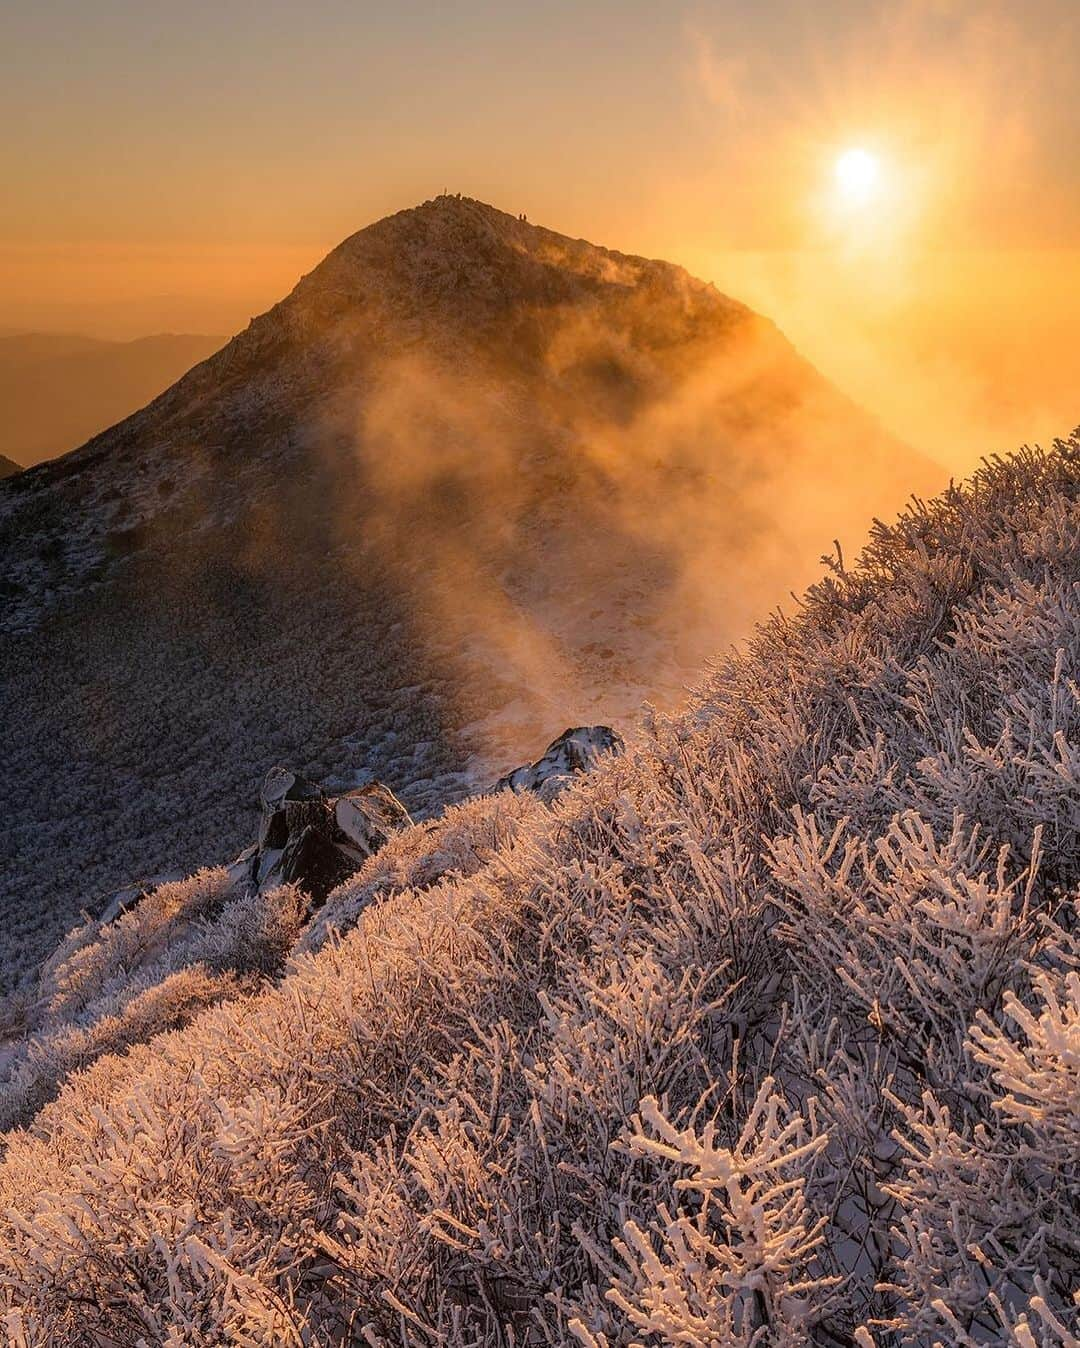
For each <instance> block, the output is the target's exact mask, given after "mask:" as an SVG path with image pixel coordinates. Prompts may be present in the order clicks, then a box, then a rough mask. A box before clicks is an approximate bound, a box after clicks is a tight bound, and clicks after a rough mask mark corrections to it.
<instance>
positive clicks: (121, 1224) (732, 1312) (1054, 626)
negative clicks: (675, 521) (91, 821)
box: [0, 440, 1080, 1348]
mask: <svg viewBox="0 0 1080 1348" xmlns="http://www.w3.org/2000/svg"><path fill="white" fill-rule="evenodd" d="M1078 497H1080V442H1078V441H1076V440H1073V441H1070V442H1069V443H1067V444H1059V445H1058V446H1057V447H1056V448H1055V450H1054V451H1052V452H1050V453H1046V454H1043V453H1041V452H1036V451H1030V452H1029V451H1025V452H1023V453H1021V454H1019V455H1018V456H1016V457H1015V458H1014V459H1012V460H1010V461H1009V462H1007V463H1002V462H997V461H995V462H992V463H990V464H987V465H986V466H984V467H983V469H982V470H981V471H980V472H979V473H977V474H976V475H975V477H974V478H973V479H972V480H971V481H970V482H969V483H968V484H967V485H965V486H964V487H962V488H959V489H955V490H951V491H950V492H949V493H947V494H946V495H944V496H943V497H941V498H940V499H938V500H937V501H935V502H933V503H931V504H929V505H926V506H924V505H922V504H919V503H917V504H915V505H914V506H913V507H912V508H911V509H909V510H908V512H907V513H906V514H905V515H904V516H903V517H902V518H901V519H900V520H899V521H898V523H897V524H896V525H894V526H892V527H889V528H886V527H883V526H882V527H878V528H877V529H876V530H875V533H874V535H873V539H872V542H871V544H870V546H869V548H868V550H867V551H866V552H865V554H864V556H863V558H862V559H861V561H860V563H859V565H858V566H857V567H856V568H855V569H854V570H846V569H844V567H843V565H842V563H841V562H840V560H839V559H837V560H836V561H835V562H834V564H833V567H832V570H831V573H830V574H829V575H828V576H827V578H826V579H825V580H823V581H822V582H821V583H820V584H819V585H818V586H817V587H816V588H815V589H814V590H812V591H811V592H810V593H809V594H808V595H807V596H806V599H805V602H804V604H803V606H802V607H801V609H800V610H799V612H798V613H797V614H796V616H795V617H793V618H791V619H781V618H777V619H776V620H774V621H773V622H771V623H770V624H769V625H768V626H766V627H765V628H763V629H762V630H761V631H760V633H759V635H758V637H757V638H756V640H755V642H754V643H753V645H752V647H751V648H750V649H749V650H747V651H745V652H742V653H739V654H737V655H735V656H733V657H732V658H730V659H729V660H727V661H725V662H724V663H723V664H722V665H720V666H719V667H718V668H717V669H716V670H715V671H714V672H713V673H712V675H711V676H710V677H709V679H708V681H707V682H706V683H705V684H704V686H703V687H702V688H701V690H700V691H699V692H698V694H697V695H696V696H695V698H694V700H693V701H692V703H691V705H690V706H689V707H688V708H687V709H686V710H685V711H684V712H683V713H682V714H681V715H680V716H678V717H677V718H674V719H670V720H660V719H656V720H654V721H653V722H652V723H650V724H647V725H646V726H645V727H643V729H642V732H641V735H640V738H639V741H638V743H637V745H636V746H635V747H633V748H632V749H631V751H630V752H629V753H628V754H627V755H626V756H625V757H623V758H619V759H612V760H610V761H608V762H607V763H606V764H605V765H604V766H603V767H602V768H601V769H600V770H599V771H598V772H597V773H596V774H595V775H594V776H592V777H590V778H588V779H586V780H584V781H582V783H581V784H580V785H579V786H578V787H576V788H575V789H574V790H573V791H571V792H569V793H568V794H567V795H566V796H565V797H563V798H562V800H561V801H560V802H558V803H557V804H556V805H554V806H553V807H551V808H548V807H546V806H544V805H542V804H540V803H539V802H537V801H534V800H532V799H528V798H517V797H513V796H508V795H505V794H503V795H500V796H494V797H488V798H481V799H477V800H474V801H471V802H467V803H466V804H464V805H461V806H458V807H455V808H454V809H453V810H451V811H449V812H448V814H447V815H446V816H445V818H444V819H443V820H442V821H441V822H439V823H437V824H434V825H432V824H429V825H426V826H421V827H420V828H417V829H413V830H410V831H408V832H406V833H403V834H401V835H399V837H398V838H397V839H396V840H395V841H394V842H392V843H391V844H390V845H389V847H388V848H387V849H386V850H385V851H384V852H383V853H380V854H378V855H377V856H375V857H374V858H372V859H371V861H370V862H369V863H368V864H367V865H366V867H365V869H364V870H363V871H362V872H361V873H360V874H359V875H358V876H356V877H354V878H353V879H352V880H351V881H349V882H347V884H346V885H345V886H343V888H342V890H340V891H338V892H337V894H335V895H334V896H332V897H331V900H330V903H329V904H328V907H327V910H326V914H325V915H324V916H323V917H320V918H319V919H318V927H317V929H315V930H314V931H308V932H306V933H305V932H301V933H300V934H299V937H298V939H297V940H296V943H295V944H294V945H292V946H291V948H290V949H291V953H288V954H285V953H284V948H285V946H286V945H287V944H288V942H289V941H292V940H293V939H294V933H295V925H294V924H295V922H296V909H295V900H294V896H291V895H290V893H289V892H288V891H281V892H280V902H281V903H282V904H283V905H284V908H283V910H282V915H281V917H280V920H275V919H274V918H273V914H272V912H271V910H269V909H268V908H267V907H266V905H265V904H264V905H263V906H262V907H258V908H257V907H256V906H252V907H251V911H250V912H246V913H245V915H244V920H243V921H241V920H240V919H239V918H237V919H235V920H234V921H233V923H232V926H231V927H228V924H227V922H226V921H225V915H223V914H220V913H213V914H212V915H211V916H210V917H208V916H207V914H206V912H204V911H202V910H201V909H200V908H199V905H200V904H203V903H210V902H211V898H208V897H207V896H211V897H212V894H213V893H214V892H215V891H214V886H215V884H217V883H218V881H216V880H215V879H214V874H213V873H209V874H206V873H204V874H203V875H202V876H201V877H195V878H194V879H193V880H192V881H190V882H187V885H188V886H189V888H185V887H184V886H180V887H179V888H176V887H174V890H173V892H172V893H171V895H170V896H169V897H168V898H167V901H163V900H160V899H158V900H155V899H153V898H152V899H150V900H147V901H146V902H147V903H148V904H150V905H151V906H150V907H149V908H147V909H146V914H145V915H144V916H143V917H142V918H139V916H138V914H139V911H140V910H138V909H137V910H135V912H134V913H133V914H130V915H129V916H128V918H125V919H122V920H121V921H122V922H124V923H125V924H126V925H125V927H124V928H123V931H124V932H126V933H127V935H126V936H123V935H117V934H116V933H110V931H109V929H108V928H105V929H104V930H102V931H96V930H93V931H87V932H84V933H83V934H82V935H81V936H80V937H76V938H73V940H72V941H71V942H69V944H68V946H67V947H66V948H65V950H64V951H63V952H62V957H61V958H60V959H59V960H58V961H56V962H54V965H53V966H52V968H51V970H50V971H48V977H47V979H46V980H45V981H43V983H42V985H41V987H40V988H39V996H40V998H42V999H43V1002H42V1004H41V1005H38V1006H36V1007H26V1006H24V1007H23V1008H22V1013H21V1014H23V1015H24V1016H25V1017H26V1023H27V1025H28V1026H29V1027H31V1034H32V1035H33V1034H36V1035H38V1039H39V1042H40V1043H41V1045H42V1047H41V1048H40V1049H39V1050H38V1052H39V1056H40V1057H41V1058H42V1059H43V1060H44V1059H45V1058H47V1056H48V1049H47V1047H46V1046H45V1044H44V1037H45V1036H47V1035H49V1034H52V1035H53V1036H54V1037H55V1036H57V1035H61V1038H62V1026H63V1025H68V1026H81V1027H82V1028H83V1029H86V1028H87V1025H90V1026H93V1025H95V1024H100V1023H101V1021H100V1017H99V1012H98V1011H95V1010H94V1007H95V1006H98V1005H100V1006H102V1007H104V1006H105V1002H103V1001H101V999H102V998H103V997H105V996H106V994H107V1009H108V1013H109V1014H110V1015H112V1016H114V1017H116V1018H117V1019H118V1022H121V1023H122V1022H123V1021H124V1017H125V1015H129V1017H130V1014H131V1013H130V1009H129V1008H130V1005H131V1001H132V1000H133V999H135V998H143V999H145V998H146V997H147V995H148V990H149V989H152V988H154V987H159V988H161V989H166V988H169V987H170V986H172V985H170V984H169V983H168V982H160V983H154V981H153V980H152V979H151V980H149V981H148V979H147V977H146V970H147V969H148V968H149V967H150V964H149V963H148V962H147V960H148V959H150V956H151V955H152V956H153V958H159V957H160V958H161V959H163V960H164V961H165V964H164V965H163V967H162V971H161V973H162V976H163V977H164V978H167V979H178V980H179V982H178V983H177V984H176V996H177V998H180V997H186V998H188V999H189V1002H190V1003H191V1012H190V1014H191V1016H192V1018H191V1019H190V1020H189V1021H188V1023H187V1024H186V1025H184V1026H182V1027H181V1028H179V1029H171V1030H167V1031H165V1032H163V1033H161V1034H158V1035H156V1036H153V1037H147V1027H148V1026H150V1027H152V1026H153V1024H154V1021H153V1015H154V1014H157V1015H160V1016H161V1017H162V1018H163V1019H162V1023H163V1024H165V1023H170V1022H167V1020H166V1019H165V1018H166V1017H167V1015H168V1013H169V1005H168V1003H169V997H168V996H162V995H161V994H160V993H159V994H158V998H159V1001H161V1002H163V1003H165V1004H164V1005H162V1006H160V1007H159V1008H158V1010H157V1011H156V1012H154V1013H153V1014H152V1015H150V1016H149V1018H148V1019H147V1020H146V1021H144V1022H143V1023H142V1028H141V1030H139V1031H138V1032H133V1033H131V1034H127V1033H126V1032H125V1033H124V1034H123V1035H121V1033H120V1031H117V1034H118V1039H117V1042H116V1044H115V1048H116V1049H118V1050H120V1049H124V1050H126V1052H120V1051H111V1052H106V1051H103V1050H104V1049H107V1048H108V1047H109V1044H108V1043H107V1042H106V1041H107V1039H108V1034H109V1033H111V1031H107V1030H106V1031H99V1037H98V1040H97V1042H96V1046H95V1053H97V1054H98V1056H97V1057H96V1061H95V1062H94V1063H93V1064H92V1065H91V1066H89V1067H88V1068H86V1069H85V1070H83V1071H81V1072H76V1073H74V1074H69V1075H66V1079H65V1074H66V1073H68V1072H69V1071H70V1067H69V1066H68V1065H66V1064H67V1060H65V1063H63V1064H61V1065H60V1066H59V1067H58V1068H57V1070H56V1071H55V1072H54V1074H53V1085H52V1086H49V1087H48V1089H47V1090H44V1091H43V1093H44V1094H47V1093H48V1091H49V1090H52V1089H55V1088H56V1087H57V1086H58V1085H59V1083H60V1082H61V1081H63V1085H62V1086H61V1087H60V1093H59V1095H58V1096H57V1097H56V1098H55V1099H54V1100H53V1101H52V1102H51V1103H48V1104H45V1105H44V1107H43V1108H41V1109H40V1110H39V1112H38V1113H37V1114H36V1116H35V1117H34V1118H33V1121H32V1123H31V1125H30V1127H29V1128H28V1129H27V1130H25V1131H12V1132H10V1133H9V1134H7V1136H6V1151H5V1155H4V1158H3V1162H2V1165H0V1202H2V1205H3V1207H4V1208H5V1209H6V1210H7V1216H6V1217H5V1218H4V1219H3V1230H2V1232H0V1287H2V1289H3V1290H2V1294H3V1296H4V1298H5V1299H6V1306H7V1321H6V1324H7V1330H8V1335H9V1339H10V1341H11V1342H13V1343H16V1344H21V1345H30V1344H35V1345H36V1344H71V1345H75V1344H84V1343H94V1344H114V1343H123V1344H147V1345H151V1344H168V1345H175V1346H176V1348H179V1345H182V1344H183V1345H211V1344H221V1343H236V1344H246V1345H256V1344H259V1345H262V1344H266V1345H269V1344H290V1343H292V1344H310V1345H330V1344H344V1343H357V1344H365V1343H366V1344H386V1345H390V1344H396V1345H417V1346H419V1345H431V1344H445V1345H456V1346H457V1348H465V1345H479V1344H507V1345H510V1344H517V1345H521V1344H545V1343H547V1344H558V1343H575V1342H576V1343H578V1344H581V1345H585V1346H586V1348H614V1345H617V1344H618V1345H631V1344H643V1345H660V1344H679V1345H720V1344H725V1345H727V1344H732V1345H743V1346H744V1348H750V1346H751V1345H753V1346H754V1348H759V1346H763V1345H778V1346H779V1345H783V1346H785V1348H794V1346H795V1345H799V1344H823V1345H829V1344H832V1345H858V1348H870V1346H871V1345H875V1344H876V1345H880V1346H882V1348H884V1346H885V1345H890V1346H892V1345H908V1344H914V1345H936V1344H940V1345H972V1344H987V1343H989V1344H1002V1345H1015V1346H1016V1348H1034V1346H1036V1345H1038V1346H1039V1348H1066V1345H1071V1346H1072V1348H1075V1345H1076V1344H1077V1342H1078V1334H1080V1326H1078V1305H1077V1301H1076V1295H1077V1292H1078V1290H1080V1216H1078V1213H1080V1165H1078V1160H1077V1158H1078V1154H1080V932H1078V924H1077V918H1078V899H1077V894H1078V884H1080V690H1078V688H1077V684H1076V683H1075V682H1074V679H1075V674H1076V669H1077V663H1078V657H1080V591H1078V588H1077V587H1078V584H1080V504H1078ZM200 895H201V896H202V897H201V898H200V897H199V896H200ZM155 902H157V904H158V907H155V906H154V904H155ZM185 904H190V905H191V911H190V913H189V916H190V919H191V922H192V923H195V924H198V923H202V924H203V925H202V926H199V927H198V931H199V932H200V933H203V934H202V936H200V938H199V939H198V940H197V939H195V938H194V937H192V936H191V935H190V933H189V934H188V936H187V937H186V938H184V939H185V940H186V942H187V944H186V945H184V947H183V948H184V950H186V951H187V954H186V955H183V956H181V955H174V956H173V957H172V958H171V959H170V958H169V957H168V956H167V955H166V954H162V953H161V951H159V949H158V947H156V946H155V945H154V934H155V929H156V925H155V924H156V923H157V921H158V920H160V921H161V922H162V923H165V922H173V923H175V920H176V917H177V913H178V912H179V911H180V910H181V909H183V908H184V905H185ZM227 911H228V910H226V913H227ZM335 913H336V914H337V915H338V918H339V924H338V925H339V927H340V928H341V929H342V930H340V932H339V934H335V933H334V932H333V930H332V926H333V923H331V922H330V921H329V918H330V917H331V916H333V915H334V914H335ZM208 923H210V924H214V923H216V924H217V926H216V928H215V931H216V932H217V935H216V936H214V938H213V939H210V937H208V936H206V934H205V933H206V928H207V924H208ZM223 924H224V925H223ZM136 928H138V931H137V932H136ZM193 929H194V928H193ZM228 932H232V937H229V935H228ZM129 937H130V938H131V939H128V938H129ZM136 937H137V939H136ZM230 939H235V947H236V951H237V952H239V953H237V955H236V957H235V958H232V956H230V950H231V948H232V947H230V945H229V941H230ZM177 942H180V936H179V932H178V930H177V929H176V928H175V926H174V927H173V928H171V929H170V936H169V940H168V942H167V943H166V946H165V947H162V950H164V949H166V948H167V949H173V950H177V949H179V946H178V945H177ZM102 943H104V944H102ZM181 944H183V943H182V942H181ZM155 951H157V952H158V953H156V954H155V953H154V952H155ZM147 952H150V953H149V954H147ZM267 952H269V954H268V953H267ZM241 955H242V958H241ZM283 959H284V960H286V961H287V962H286V963H285V965H284V970H283V972H282V973H281V974H280V975H278V974H277V973H276V972H275V970H276V969H277V968H278V967H279V966H280V962H281V960H283ZM178 960H179V963H178ZM186 960H190V961H192V962H190V963H185V961H186ZM230 960H231V962H230ZM140 961H141V963H140ZM165 965H167V968H166V967H165ZM181 965H183V967H182V968H181V967H180V966H181ZM133 969H134V970H136V973H135V974H132V972H131V971H132V970H133ZM139 970H141V971H142V972H141V973H139V972H138V971H139ZM255 977H259V978H262V979H263V980H264V981H262V982H260V983H258V985H256V984H255V983H253V982H250V981H246V980H251V979H252V978H255ZM49 979H51V980H52V981H51V982H49V981H48V980H49ZM197 979H202V980H203V982H202V983H199V984H198V986H196V980H197ZM110 980H111V981H110ZM215 980H216V984H220V985H222V986H221V987H219V988H218V992H215V993H214V994H213V996H212V997H210V995H209V994H208V995H207V999H210V1000H217V1004H216V1005H212V1006H209V1007H208V1008H206V1009H201V1010H200V1009H198V1007H197V1003H198V1002H199V998H200V996H202V995H203V991H204V990H205V985H206V984H208V983H209V982H211V981H215ZM225 984H227V985H228V986H227V987H226V986H224V985H225ZM218 993H220V997H219V996H218ZM129 994H130V997H129ZM221 998H224V1000H221ZM95 999H98V1000H97V1001H95ZM144 1004H145V1003H144ZM185 1014H187V1013H185ZM80 1017H81V1018H82V1019H80ZM95 1017H99V1018H98V1019H95ZM172 1023H174V1022H172ZM34 1026H36V1027H37V1028H36V1029H34V1028H33V1027H34ZM23 1051H24V1052H25V1048H24V1050H23Z"/></svg>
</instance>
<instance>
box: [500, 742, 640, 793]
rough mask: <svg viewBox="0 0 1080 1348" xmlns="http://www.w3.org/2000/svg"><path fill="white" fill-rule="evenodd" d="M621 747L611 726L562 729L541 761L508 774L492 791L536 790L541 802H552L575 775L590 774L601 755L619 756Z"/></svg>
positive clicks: (622, 745)
mask: <svg viewBox="0 0 1080 1348" xmlns="http://www.w3.org/2000/svg"><path fill="white" fill-rule="evenodd" d="M624 748H625V746H624V744H623V739H622V736H621V735H620V734H618V732H617V731H614V730H612V728H611V727H610V726H606V725H587V726H578V727H577V728H576V729H573V730H564V731H563V733H562V734H561V735H560V736H559V737H558V738H557V739H554V740H552V742H551V743H550V744H549V745H548V747H547V749H546V750H545V752H544V755H543V757H542V758H538V759H537V760H536V762H535V763H526V764H525V765H524V767H520V768H515V769H514V771H513V772H508V773H507V774H506V776H505V777H500V778H499V780H498V781H497V782H496V783H495V785H494V787H493V788H492V789H493V790H495V791H506V790H509V791H535V792H536V794H537V795H538V796H540V798H541V799H542V800H553V799H554V798H555V797H556V796H557V795H559V794H560V793H561V792H562V791H565V790H566V788H567V787H568V786H569V785H570V783H571V781H572V780H573V779H574V777H575V776H577V775H578V774H580V773H583V772H591V771H592V770H593V768H594V767H596V765H597V763H598V762H599V761H600V759H601V757H602V756H603V755H604V754H621V753H622V752H623V749H624Z"/></svg>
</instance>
